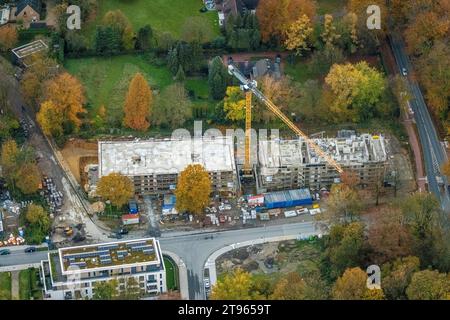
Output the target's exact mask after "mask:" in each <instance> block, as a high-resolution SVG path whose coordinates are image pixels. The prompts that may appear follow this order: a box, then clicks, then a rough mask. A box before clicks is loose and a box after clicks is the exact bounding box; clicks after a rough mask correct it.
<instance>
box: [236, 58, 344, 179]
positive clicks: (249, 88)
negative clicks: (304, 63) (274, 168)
mask: <svg viewBox="0 0 450 320" xmlns="http://www.w3.org/2000/svg"><path fill="white" fill-rule="evenodd" d="M228 73H229V74H230V75H232V76H234V77H236V78H237V79H238V80H239V81H240V83H241V89H242V90H244V91H245V101H246V104H245V108H246V109H245V114H246V119H245V159H244V168H243V169H244V170H243V171H244V174H246V175H248V174H249V173H251V163H250V146H251V145H250V144H251V126H252V125H251V122H252V118H251V117H252V111H251V108H252V106H251V102H252V94H253V95H255V96H256V97H257V98H258V99H259V100H260V101H261V102H262V103H264V105H265V106H266V107H267V108H268V109H269V110H270V111H271V112H272V113H274V114H275V115H276V116H277V117H278V118H280V119H281V120H282V121H283V122H284V123H285V124H286V125H287V126H288V127H289V128H290V129H291V130H292V131H294V132H295V133H296V134H297V135H298V136H300V137H302V138H303V140H304V141H305V142H306V143H307V144H308V145H309V147H310V148H312V149H313V150H314V151H315V152H316V153H317V154H318V155H319V156H320V157H322V158H324V159H325V161H327V163H328V164H329V165H331V166H333V167H334V168H335V169H336V171H337V172H339V173H340V174H342V173H344V170H343V169H342V167H341V166H340V165H339V164H338V163H337V162H336V161H335V160H334V159H333V158H332V157H330V156H329V155H328V154H327V153H326V152H324V151H323V150H322V148H320V147H319V146H318V145H317V144H316V143H315V142H314V140H312V139H310V138H309V137H308V136H307V135H306V134H305V133H304V132H303V131H302V130H300V129H299V128H298V127H297V126H296V125H295V124H294V123H293V122H292V121H291V120H290V119H289V118H288V117H287V116H286V115H284V114H283V112H281V110H280V109H279V108H278V107H277V106H276V105H275V104H274V103H273V102H272V101H270V100H269V99H268V98H267V97H266V96H264V94H263V93H262V92H261V91H260V90H258V84H257V82H256V81H255V80H249V79H247V78H246V77H245V76H244V75H243V74H242V73H241V72H240V71H239V69H238V68H236V67H235V66H234V65H233V64H229V65H228Z"/></svg>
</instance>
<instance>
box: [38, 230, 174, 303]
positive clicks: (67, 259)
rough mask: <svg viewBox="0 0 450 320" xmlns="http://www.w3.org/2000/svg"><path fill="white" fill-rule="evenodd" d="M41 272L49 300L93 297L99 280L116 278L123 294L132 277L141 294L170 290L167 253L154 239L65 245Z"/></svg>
mask: <svg viewBox="0 0 450 320" xmlns="http://www.w3.org/2000/svg"><path fill="white" fill-rule="evenodd" d="M40 275H41V280H42V283H43V284H44V298H45V299H48V300H77V299H92V297H93V296H94V294H95V285H96V283H99V282H103V281H110V280H113V279H115V280H117V290H118V292H119V294H120V293H122V292H124V291H125V290H126V289H127V286H129V285H130V283H131V282H130V279H131V278H132V279H134V281H133V282H132V283H133V289H134V290H135V291H138V292H139V295H140V296H141V297H148V296H154V295H158V294H161V293H164V292H166V291H167V287H166V273H165V268H164V263H163V256H162V253H161V248H160V245H159V241H158V240H156V239H154V238H146V239H137V240H129V241H117V242H109V243H103V244H95V245H86V246H78V247H68V248H62V249H59V250H58V252H57V253H49V254H48V259H47V260H44V261H42V262H41V267H40Z"/></svg>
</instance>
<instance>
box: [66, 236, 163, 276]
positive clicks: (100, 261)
mask: <svg viewBox="0 0 450 320" xmlns="http://www.w3.org/2000/svg"><path fill="white" fill-rule="evenodd" d="M158 250H159V249H158V246H157V243H156V240H155V239H154V238H145V239H136V240H124V241H115V242H107V243H101V244H92V245H86V246H78V247H68V248H61V249H59V250H58V252H59V261H60V267H61V271H62V274H66V275H67V274H73V273H77V272H79V271H80V269H81V270H89V271H102V270H110V269H112V268H126V267H132V266H136V265H142V264H149V263H153V264H160V258H159V252H158Z"/></svg>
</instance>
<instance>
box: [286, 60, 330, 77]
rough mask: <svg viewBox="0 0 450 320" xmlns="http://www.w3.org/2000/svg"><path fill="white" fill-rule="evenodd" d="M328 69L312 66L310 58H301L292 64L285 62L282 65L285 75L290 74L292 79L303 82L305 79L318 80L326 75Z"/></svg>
mask: <svg viewBox="0 0 450 320" xmlns="http://www.w3.org/2000/svg"><path fill="white" fill-rule="evenodd" d="M328 71H329V69H328V68H326V67H324V68H317V67H316V66H313V65H312V63H311V60H304V58H302V59H301V60H297V61H295V62H294V63H293V64H291V63H286V64H285V66H284V72H285V73H286V75H288V76H290V77H291V78H292V79H293V80H294V81H297V82H301V83H303V82H305V81H306V80H310V79H311V80H318V79H321V78H323V77H325V76H326V74H327V73H328Z"/></svg>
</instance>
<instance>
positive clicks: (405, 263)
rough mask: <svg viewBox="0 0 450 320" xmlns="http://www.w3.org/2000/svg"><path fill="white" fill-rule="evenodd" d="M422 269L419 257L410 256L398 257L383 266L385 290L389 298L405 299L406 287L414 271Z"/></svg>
mask: <svg viewBox="0 0 450 320" xmlns="http://www.w3.org/2000/svg"><path fill="white" fill-rule="evenodd" d="M419 270H420V261H419V258H417V257H413V256H409V257H404V258H398V259H396V260H395V261H393V262H388V263H385V264H384V265H383V266H382V273H381V274H382V276H381V278H382V283H383V291H384V293H385V294H386V297H387V299H389V300H405V299H407V297H406V288H407V287H408V285H409V283H410V282H411V278H412V275H413V273H415V272H417V271H419Z"/></svg>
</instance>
